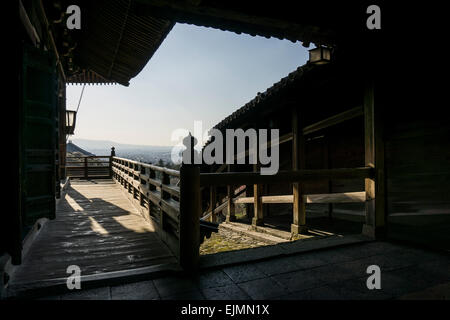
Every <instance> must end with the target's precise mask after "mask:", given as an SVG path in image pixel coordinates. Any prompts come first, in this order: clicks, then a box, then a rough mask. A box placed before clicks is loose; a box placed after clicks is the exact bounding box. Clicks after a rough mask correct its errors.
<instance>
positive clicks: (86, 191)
mask: <svg viewBox="0 0 450 320" xmlns="http://www.w3.org/2000/svg"><path fill="white" fill-rule="evenodd" d="M70 265H77V266H79V267H80V270H81V276H82V277H84V278H82V279H86V280H87V279H94V278H95V276H97V275H105V274H109V275H113V274H114V273H115V272H116V273H117V272H118V271H119V272H121V273H122V274H125V273H126V272H127V271H129V272H131V271H137V270H140V271H146V272H151V271H160V270H176V269H177V268H178V264H177V259H176V258H175V256H174V254H173V253H172V251H170V250H169V248H168V247H167V246H166V245H165V244H164V243H163V242H162V241H161V239H160V237H159V236H158V235H157V233H156V231H155V229H154V227H153V226H152V224H151V223H149V222H148V221H145V219H144V218H143V217H142V216H141V215H140V214H139V213H138V211H137V209H136V208H135V207H134V205H133V204H132V202H130V201H129V200H128V199H127V197H126V196H125V195H124V193H123V192H122V190H121V187H120V186H119V185H117V184H116V183H115V182H114V181H112V180H111V179H102V180H73V181H72V182H71V185H70V186H69V187H68V189H67V192H66V194H65V196H64V198H62V199H61V201H60V202H59V203H58V206H57V210H56V219H55V220H51V221H48V222H46V224H45V226H44V227H43V228H42V231H41V232H40V233H39V234H38V236H37V237H36V240H35V241H34V242H33V244H32V246H31V247H30V249H29V254H28V255H27V257H26V259H24V261H23V263H22V265H21V266H20V267H18V268H17V270H16V271H15V272H14V276H13V278H12V279H11V282H10V285H9V290H10V292H12V293H14V292H18V291H24V290H30V289H38V288H39V287H46V286H55V285H59V284H62V285H64V284H65V283H66V281H67V277H68V276H69V274H68V273H67V268H68V266H70Z"/></svg>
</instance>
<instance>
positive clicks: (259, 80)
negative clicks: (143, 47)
mask: <svg viewBox="0 0 450 320" xmlns="http://www.w3.org/2000/svg"><path fill="white" fill-rule="evenodd" d="M307 59H308V51H307V48H304V47H303V46H302V45H301V43H300V42H297V43H292V42H290V41H289V40H278V39H275V38H270V39H266V38H264V37H252V36H249V35H244V34H241V35H238V34H235V33H232V32H227V31H221V30H216V29H211V28H203V27H196V26H191V25H186V24H176V25H175V26H174V28H173V29H172V31H171V32H170V33H169V34H168V36H167V37H166V39H165V40H164V42H163V43H162V44H161V46H160V47H159V49H158V50H157V51H156V53H155V54H154V55H153V57H152V58H151V59H150V61H149V62H148V63H147V65H146V66H145V67H144V69H143V70H142V71H141V73H139V74H138V75H137V76H136V77H135V78H133V79H131V81H130V86H129V87H124V86H121V85H115V86H105V85H103V86H101V85H100V86H89V85H86V88H85V90H84V95H83V98H82V101H81V105H80V109H79V112H78V116H77V123H76V128H75V135H74V136H72V137H71V139H76V138H84V139H93V140H112V141H115V142H119V143H127V144H139V145H155V146H171V145H175V144H176V143H177V142H176V141H171V135H172V132H173V131H174V130H175V129H177V128H186V129H188V130H190V131H192V132H193V128H194V121H196V120H199V121H202V124H203V131H205V130H208V129H210V128H211V127H213V126H214V125H216V124H217V123H219V122H220V121H221V120H222V119H224V118H225V117H226V116H228V115H229V114H231V113H232V112H234V111H235V110H237V109H238V108H240V107H241V106H243V105H244V104H245V103H247V102H248V101H250V100H251V99H253V98H254V97H255V96H256V94H257V92H263V91H265V90H266V89H267V88H268V87H270V86H272V84H273V83H275V82H278V81H279V80H280V79H281V78H282V77H285V76H286V75H287V74H288V73H289V72H291V71H294V70H295V69H296V68H297V67H298V66H300V65H303V64H304V63H306V61H307ZM81 89H82V86H81V85H75V86H74V85H68V86H67V109H69V110H75V109H76V107H77V105H78V100H79V97H80V93H81Z"/></svg>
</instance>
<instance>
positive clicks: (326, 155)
mask: <svg viewBox="0 0 450 320" xmlns="http://www.w3.org/2000/svg"><path fill="white" fill-rule="evenodd" d="M323 162H324V168H325V169H331V157H330V138H329V135H328V132H326V133H325V136H324V138H323ZM327 192H328V193H332V192H333V191H332V183H331V179H328V180H327ZM328 217H329V218H330V219H332V218H333V204H332V203H329V204H328Z"/></svg>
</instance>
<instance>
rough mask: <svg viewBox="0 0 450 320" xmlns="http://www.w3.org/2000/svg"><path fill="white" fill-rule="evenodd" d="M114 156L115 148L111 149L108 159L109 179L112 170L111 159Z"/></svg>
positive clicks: (111, 175)
mask: <svg viewBox="0 0 450 320" xmlns="http://www.w3.org/2000/svg"><path fill="white" fill-rule="evenodd" d="M115 156H116V148H114V147H111V156H110V157H109V177H110V178H113V169H112V163H113V157H115Z"/></svg>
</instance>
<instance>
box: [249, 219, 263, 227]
mask: <svg viewBox="0 0 450 320" xmlns="http://www.w3.org/2000/svg"><path fill="white" fill-rule="evenodd" d="M263 225H264V220H263V219H258V218H256V217H253V219H252V226H263Z"/></svg>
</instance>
